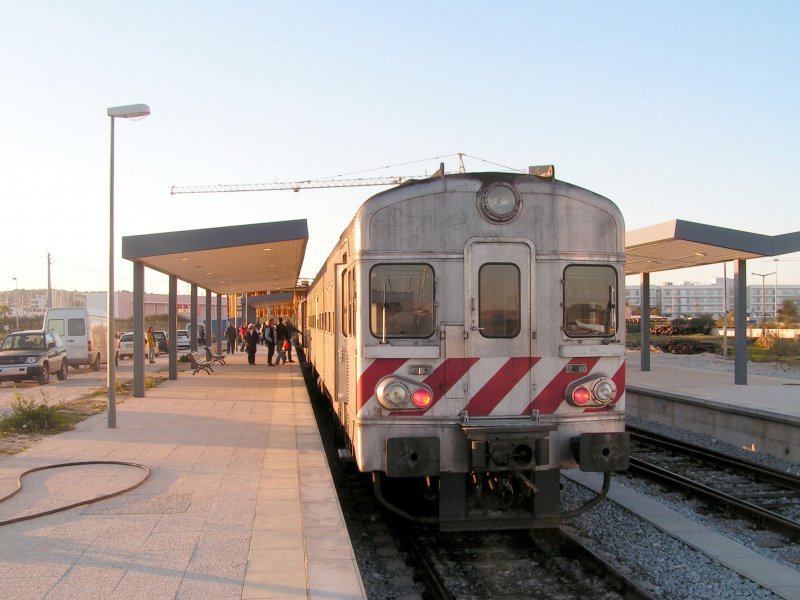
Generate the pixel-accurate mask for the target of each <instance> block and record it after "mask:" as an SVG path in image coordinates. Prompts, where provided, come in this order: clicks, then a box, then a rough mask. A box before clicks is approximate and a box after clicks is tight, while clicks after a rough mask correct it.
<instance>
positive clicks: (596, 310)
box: [298, 167, 628, 530]
mask: <svg viewBox="0 0 800 600" xmlns="http://www.w3.org/2000/svg"><path fill="white" fill-rule="evenodd" d="M624 236H625V227H624V222H623V218H622V215H621V213H620V211H619V209H618V208H617V206H616V205H615V204H614V203H613V202H611V201H610V200H608V199H607V198H604V197H603V196H600V195H598V194H596V193H593V192H590V191H588V190H585V189H582V188H580V187H577V186H575V185H571V184H569V183H565V182H563V181H558V180H556V179H555V177H554V173H553V169H552V167H532V168H531V169H530V174H510V173H467V174H447V175H438V176H434V177H432V178H430V179H425V180H412V181H409V182H406V183H404V184H402V185H400V186H398V187H395V188H392V189H390V190H387V191H385V192H382V193H379V194H377V195H375V196H372V197H371V198H369V199H367V200H366V202H364V204H363V205H362V206H361V207H360V209H359V210H358V212H357V213H356V215H355V217H354V218H353V220H352V221H351V222H350V224H349V225H348V227H347V228H346V229H345V231H344V232H343V234H342V236H341V238H340V239H339V242H338V243H337V244H336V247H335V248H334V249H333V251H332V252H331V253H330V256H329V257H328V259H327V260H326V262H325V264H324V265H323V267H322V269H321V270H320V272H319V274H318V275H317V277H316V279H315V280H314V281H313V282H312V284H311V285H310V287H309V289H308V294H307V296H306V298H305V300H304V302H303V303H301V307H300V314H299V315H298V321H299V328H300V329H301V331H302V340H303V346H304V348H305V353H306V360H307V362H308V363H309V366H310V368H311V369H312V372H313V374H314V376H315V380H316V382H317V384H318V385H319V388H320V390H321V391H322V392H323V393H324V394H325V395H326V396H327V397H328V398H329V399H330V401H331V403H332V407H333V411H334V412H335V414H336V416H337V419H338V420H339V422H340V424H341V427H342V430H343V432H344V434H345V436H344V439H345V446H346V447H345V448H343V449H342V450H340V454H342V455H344V456H347V457H351V458H352V459H353V460H354V461H355V464H356V465H357V467H358V469H359V470H360V471H362V472H365V473H371V474H372V478H373V487H374V490H375V493H376V495H377V497H378V498H379V500H380V501H381V502H382V503H384V505H385V506H386V507H387V508H389V509H390V510H392V511H394V512H395V513H397V514H399V515H402V516H403V517H406V518H409V519H412V520H414V521H419V522H425V523H436V524H438V526H439V528H440V529H442V530H464V529H467V530H468V529H473V530H478V529H512V528H539V527H552V526H557V525H558V524H559V523H560V522H561V520H562V519H563V518H565V517H568V516H572V515H574V514H579V513H580V512H582V511H583V510H585V509H586V508H588V507H589V506H591V505H593V504H594V503H595V502H596V501H597V500H599V499H600V498H601V497H602V496H603V495H604V494H605V492H606V491H607V490H608V486H609V482H610V473H611V472H613V471H618V470H625V469H626V468H627V464H628V436H627V433H625V420H624V419H625V410H624V409H625V364H624V360H625V357H624V352H625V337H624V336H625V327H624V317H622V316H621V314H620V313H621V309H623V308H624V302H625V298H624V266H625V240H624ZM575 467H579V468H580V469H581V470H583V471H595V472H603V473H605V478H604V483H603V488H602V490H601V491H600V492H599V493H598V495H597V496H596V498H594V499H593V500H592V501H591V502H590V503H588V504H587V505H584V506H583V507H581V508H578V509H576V510H573V511H570V512H569V513H561V512H559V510H560V504H561V498H560V470H561V469H571V468H575Z"/></svg>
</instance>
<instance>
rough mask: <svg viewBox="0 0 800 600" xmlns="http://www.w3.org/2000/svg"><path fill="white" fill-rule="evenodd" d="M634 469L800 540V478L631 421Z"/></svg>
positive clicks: (634, 471)
mask: <svg viewBox="0 0 800 600" xmlns="http://www.w3.org/2000/svg"><path fill="white" fill-rule="evenodd" d="M628 431H629V432H630V434H631V456H630V469H629V470H630V472H631V473H635V474H642V475H645V476H647V477H649V478H652V479H655V480H657V481H661V482H664V483H666V484H668V485H669V486H673V487H677V488H679V489H682V490H684V491H685V492H687V493H689V494H692V495H694V496H697V497H701V498H703V499H704V500H705V501H707V502H709V503H711V504H712V505H714V506H717V507H720V508H721V509H723V510H725V511H726V512H730V513H736V514H738V515H740V516H742V517H744V518H747V519H750V520H752V521H754V522H756V523H757V524H758V525H760V526H762V527H768V528H770V529H773V530H775V531H776V532H778V533H780V534H782V535H784V536H787V537H789V538H791V539H793V540H795V541H797V540H800V478H799V477H796V476H794V475H790V474H788V473H784V472H781V471H775V470H773V469H769V468H766V467H763V466H761V465H758V464H755V463H753V462H749V461H745V460H741V459H736V458H733V457H731V456H728V455H725V454H721V453H718V452H714V451H713V450H709V449H707V448H702V447H699V446H693V445H691V444H686V443H683V442H676V441H675V440H671V439H669V438H666V437H663V436H660V435H657V434H653V433H649V432H645V431H643V430H640V429H637V428H635V427H630V426H629V427H628Z"/></svg>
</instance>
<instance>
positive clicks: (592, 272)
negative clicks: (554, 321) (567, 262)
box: [564, 265, 617, 337]
mask: <svg viewBox="0 0 800 600" xmlns="http://www.w3.org/2000/svg"><path fill="white" fill-rule="evenodd" d="M616 332H617V272H616V271H615V270H614V268H613V267H609V266H605V265H571V266H569V267H567V268H566V269H564V333H566V334H567V335H568V336H570V337H598V336H612V335H614V334H615V333H616Z"/></svg>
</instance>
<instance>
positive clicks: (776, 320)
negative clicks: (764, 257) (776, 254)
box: [772, 258, 778, 323]
mask: <svg viewBox="0 0 800 600" xmlns="http://www.w3.org/2000/svg"><path fill="white" fill-rule="evenodd" d="M772 260H774V261H775V322H776V323H777V322H778V259H777V258H773V259H772Z"/></svg>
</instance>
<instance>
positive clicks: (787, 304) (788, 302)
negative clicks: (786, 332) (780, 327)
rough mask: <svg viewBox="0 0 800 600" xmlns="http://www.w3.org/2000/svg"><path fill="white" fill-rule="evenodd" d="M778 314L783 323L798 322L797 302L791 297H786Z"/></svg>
mask: <svg viewBox="0 0 800 600" xmlns="http://www.w3.org/2000/svg"><path fill="white" fill-rule="evenodd" d="M778 315H779V316H780V320H781V322H783V323H787V324H788V323H797V321H798V318H797V317H798V315H797V303H796V302H795V301H794V300H792V299H791V298H785V299H784V301H783V303H782V304H781V307H780V308H779V309H778Z"/></svg>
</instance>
